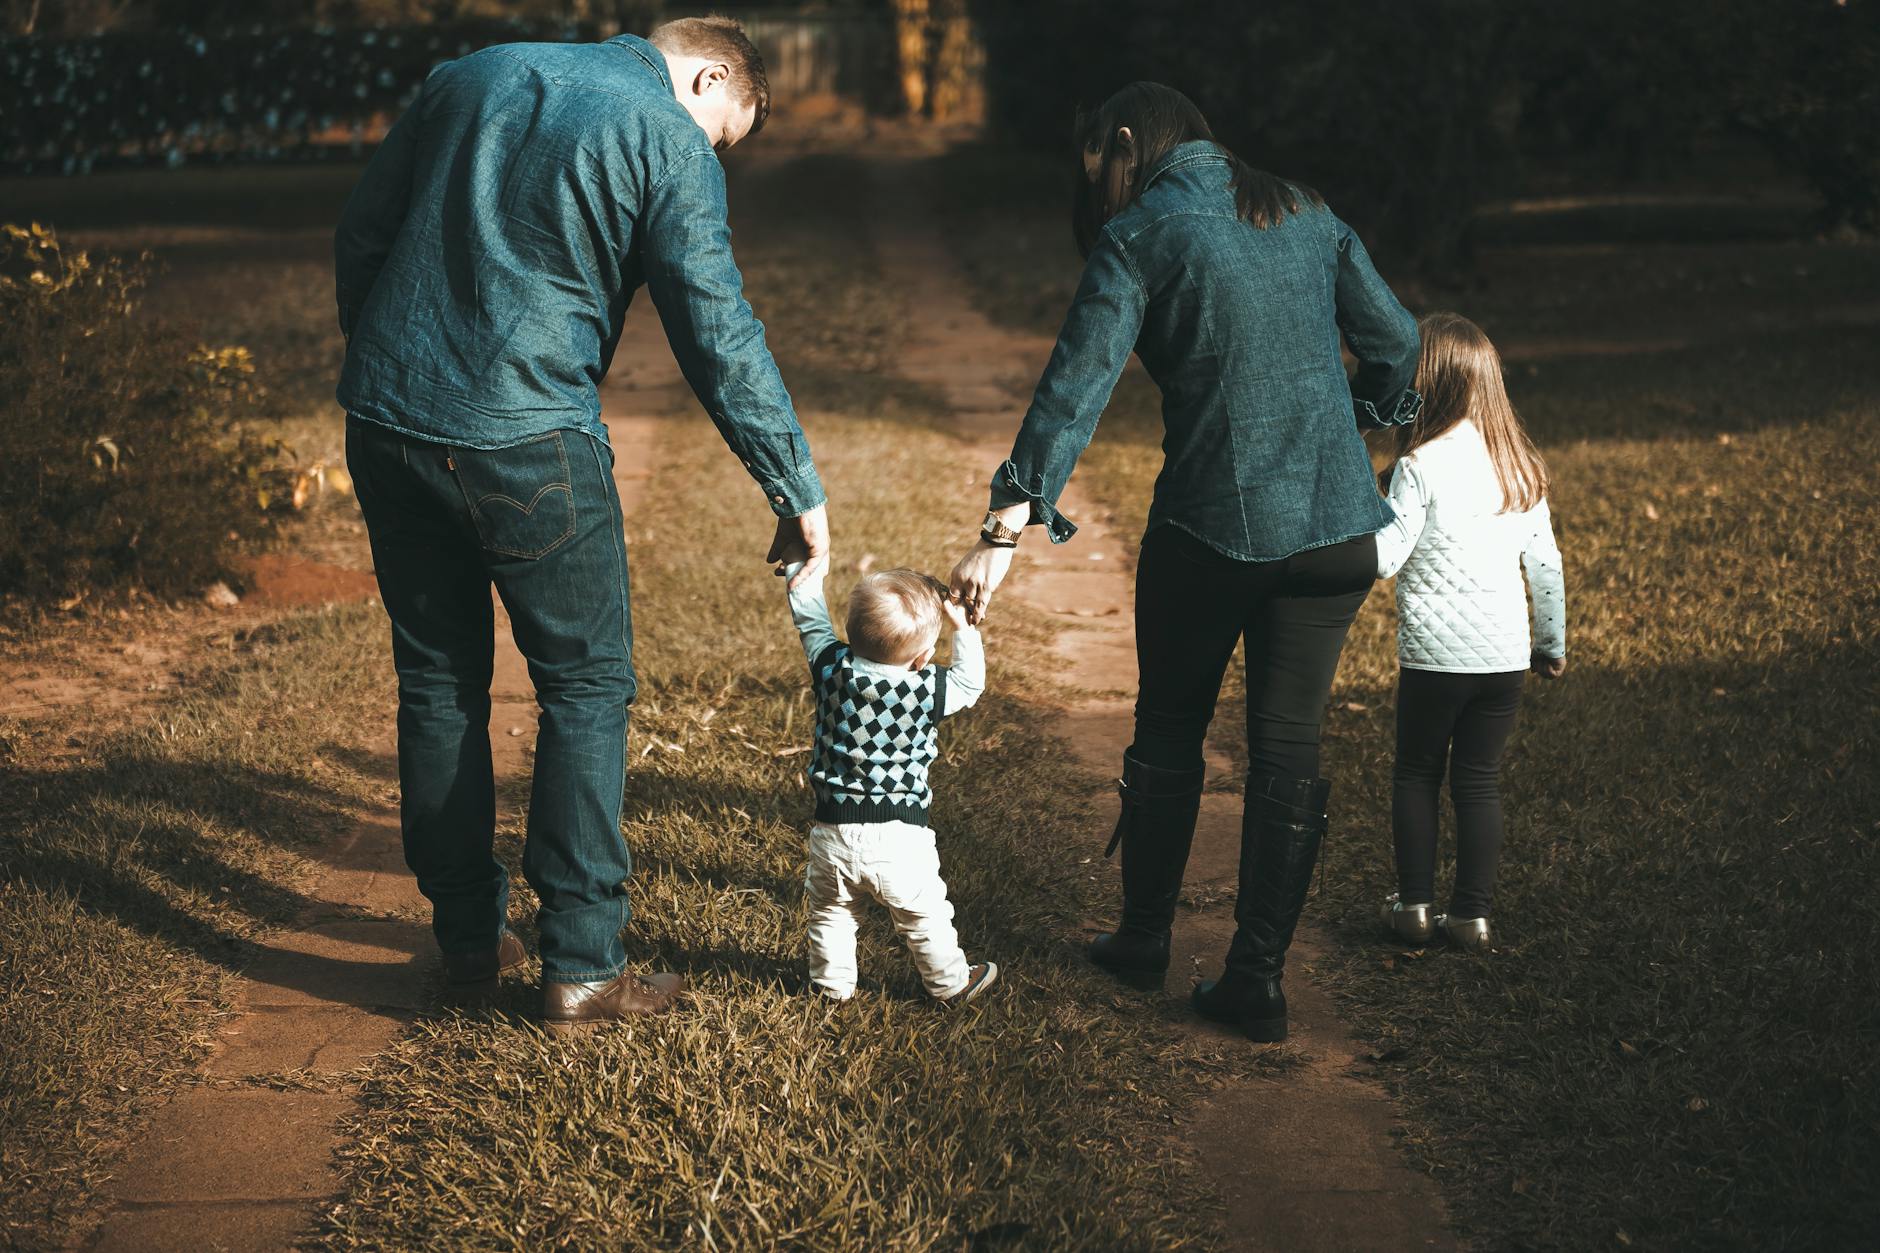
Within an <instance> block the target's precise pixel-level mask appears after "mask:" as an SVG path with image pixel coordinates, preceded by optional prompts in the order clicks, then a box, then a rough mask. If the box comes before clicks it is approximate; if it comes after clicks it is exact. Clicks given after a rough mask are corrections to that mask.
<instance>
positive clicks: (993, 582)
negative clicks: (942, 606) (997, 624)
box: [947, 540, 1018, 626]
mask: <svg viewBox="0 0 1880 1253" xmlns="http://www.w3.org/2000/svg"><path fill="white" fill-rule="evenodd" d="M1016 551H1018V550H1017V549H1013V548H1000V547H998V546H996V545H993V544H988V543H986V542H985V541H984V540H981V541H980V542H979V543H977V544H974V545H973V546H972V547H971V548H970V549H968V550H967V551H966V555H965V556H964V557H961V558H960V563H959V564H958V565H956V566H954V567H953V577H952V579H951V580H949V581H948V585H947V600H948V601H950V602H952V603H953V604H956V605H958V606H959V607H960V608H961V609H963V610H965V611H966V621H967V622H968V623H970V624H972V625H973V626H978V625H979V624H980V623H981V622H983V621H985V618H986V609H987V607H988V606H989V605H991V604H992V594H993V593H994V592H996V591H998V590H999V584H1000V583H1003V582H1004V581H1005V572H1006V571H1007V570H1010V569H1011V568H1012V554H1013V553H1015V552H1016Z"/></svg>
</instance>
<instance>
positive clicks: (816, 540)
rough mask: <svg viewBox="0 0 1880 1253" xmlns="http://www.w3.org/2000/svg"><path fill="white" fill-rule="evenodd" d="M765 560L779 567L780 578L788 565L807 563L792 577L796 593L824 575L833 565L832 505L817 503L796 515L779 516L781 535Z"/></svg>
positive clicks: (791, 580) (775, 540) (772, 544)
mask: <svg viewBox="0 0 1880 1253" xmlns="http://www.w3.org/2000/svg"><path fill="white" fill-rule="evenodd" d="M764 560H765V561H768V562H770V563H771V564H772V565H774V566H776V567H777V571H776V572H777V574H778V576H779V577H781V576H782V575H783V573H784V569H783V568H784V567H785V566H787V565H791V564H793V563H795V562H799V561H800V562H802V563H803V568H802V569H800V570H798V571H797V572H796V573H795V574H794V575H792V576H791V578H790V582H789V588H790V590H791V591H793V592H794V591H795V590H796V589H797V588H799V587H801V586H802V585H803V584H804V583H806V582H808V581H809V580H810V579H814V578H821V577H822V574H823V571H825V570H827V569H828V568H829V509H828V506H826V505H817V506H816V507H815V508H814V509H811V510H810V511H809V512H808V513H803V514H798V515H797V516H796V517H794V518H778V519H777V537H776V538H775V539H773V540H771V541H770V555H769V556H767V557H765V558H764Z"/></svg>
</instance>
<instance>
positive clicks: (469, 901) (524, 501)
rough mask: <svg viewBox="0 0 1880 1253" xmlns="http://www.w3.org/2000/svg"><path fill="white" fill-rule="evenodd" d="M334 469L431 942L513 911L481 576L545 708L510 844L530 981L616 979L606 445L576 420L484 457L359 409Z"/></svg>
mask: <svg viewBox="0 0 1880 1253" xmlns="http://www.w3.org/2000/svg"><path fill="white" fill-rule="evenodd" d="M346 464H347V466H348V467H349V468H350V470H351V472H352V476H353V482H354V484H355V486H356V488H357V491H358V494H359V505H360V508H361V510H362V511H363V512H364V514H365V519H366V530H367V531H368V533H369V534H370V536H371V539H372V559H373V563H374V565H375V566H376V567H377V569H378V578H379V591H380V595H381V597H382V598H383V600H384V602H385V610H386V612H387V614H389V615H390V617H391V620H392V660H393V663H394V664H395V665H396V667H397V670H398V781H399V785H400V789H401V791H402V793H403V800H402V806H401V817H402V825H403V831H404V846H405V861H406V863H407V864H408V865H410V867H411V869H412V873H413V874H415V875H416V876H417V879H418V889H419V890H420V891H422V892H423V893H424V895H425V896H426V897H427V898H428V899H429V900H430V902H431V907H432V929H433V931H434V932H435V933H436V936H437V942H438V946H439V947H440V948H441V949H443V951H444V952H446V953H468V952H474V951H477V950H480V949H488V948H491V947H493V946H494V945H495V944H496V942H497V939H498V937H499V936H500V935H501V930H502V926H503V921H504V919H505V917H506V916H507V908H508V898H509V877H508V875H507V873H506V872H505V871H504V869H503V867H502V865H501V863H499V862H498V861H497V860H496V857H495V853H494V843H495V825H496V788H495V778H494V772H493V770H492V768H491V765H490V733H489V723H490V676H491V670H492V667H493V665H494V656H495V630H494V628H495V623H494V610H493V608H492V606H491V601H490V587H491V585H492V584H494V585H495V588H496V592H497V594H498V595H499V596H501V597H502V600H503V606H504V608H506V609H507V610H508V611H509V619H510V623H511V626H512V629H513V631H514V633H515V639H516V645H517V647H518V648H520V649H521V651H522V655H523V657H524V658H525V659H526V660H527V661H528V663H529V676H530V678H531V679H532V680H533V681H534V684H535V698H536V703H537V704H538V705H539V706H540V707H541V711H542V716H541V723H540V727H539V730H538V732H537V737H536V744H535V778H534V783H533V787H532V789H531V792H530V796H529V822H528V841H527V844H526V846H525V849H524V852H523V857H522V870H523V874H524V876H525V877H526V878H527V879H528V881H529V886H530V887H532V888H534V889H535V893H536V895H537V897H539V898H540V900H541V912H540V913H539V914H538V915H537V923H538V926H539V928H540V932H541V953H542V978H543V980H544V981H556V982H587V981H592V980H600V979H610V978H612V977H613V976H614V975H616V974H618V973H619V972H620V971H621V970H622V969H623V968H624V967H625V965H626V950H625V948H624V946H623V945H622V942H621V938H620V932H621V928H623V927H624V926H626V923H627V919H628V909H627V889H626V879H627V876H628V875H629V874H630V873H631V871H632V861H631V859H630V857H629V856H628V853H627V846H626V842H625V840H624V839H623V838H622V836H621V831H620V805H621V792H622V789H623V788H624V787H625V784H626V746H627V707H628V706H629V705H630V704H632V702H633V694H634V678H633V623H632V617H631V614H630V612H629V610H628V596H627V551H626V539H625V536H624V534H623V532H622V528H621V520H620V497H619V494H618V492H617V490H616V489H615V486H614V479H613V473H612V468H611V465H612V454H611V452H610V451H609V450H608V448H607V447H606V445H604V444H602V443H601V442H600V441H598V440H596V439H594V438H593V437H592V436H589V435H587V434H584V433H582V432H580V431H551V432H549V433H548V434H546V435H540V436H537V437H535V438H534V439H531V440H528V441H526V442H524V443H522V444H518V445H515V446H514V447H510V448H499V449H491V450H479V449H474V448H459V447H455V446H450V445H445V444H437V443H430V442H427V441H423V440H417V439H410V438H407V437H405V436H403V435H399V434H397V433H395V432H393V431H390V430H387V429H385V428H383V427H380V426H376V425H374V424H372V423H369V422H364V421H361V420H359V419H357V418H354V419H349V420H348V422H347V424H346Z"/></svg>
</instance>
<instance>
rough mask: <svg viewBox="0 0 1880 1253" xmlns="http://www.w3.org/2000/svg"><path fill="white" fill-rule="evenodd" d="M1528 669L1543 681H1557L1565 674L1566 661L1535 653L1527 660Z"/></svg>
mask: <svg viewBox="0 0 1880 1253" xmlns="http://www.w3.org/2000/svg"><path fill="white" fill-rule="evenodd" d="M1529 667H1530V668H1531V669H1532V670H1533V671H1534V673H1535V674H1538V675H1540V676H1541V678H1543V679H1557V678H1559V677H1560V676H1561V675H1563V674H1565V673H1566V672H1567V659H1566V658H1565V657H1548V656H1545V655H1543V654H1541V653H1535V654H1534V655H1533V657H1531V658H1530V659H1529Z"/></svg>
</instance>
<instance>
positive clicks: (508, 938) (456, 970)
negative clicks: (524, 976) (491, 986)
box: [444, 927, 529, 989]
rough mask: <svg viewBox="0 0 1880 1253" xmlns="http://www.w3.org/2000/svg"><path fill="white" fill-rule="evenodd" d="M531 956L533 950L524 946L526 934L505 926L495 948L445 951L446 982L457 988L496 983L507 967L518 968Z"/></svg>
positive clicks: (509, 968)
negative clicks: (523, 939)
mask: <svg viewBox="0 0 1880 1253" xmlns="http://www.w3.org/2000/svg"><path fill="white" fill-rule="evenodd" d="M528 960H529V950H528V949H526V948H524V947H523V946H522V937H521V936H519V935H517V934H516V933H515V932H514V931H511V930H510V929H509V928H508V927H504V928H503V935H502V938H501V939H499V940H497V941H496V947H495V948H486V949H478V950H477V951H476V952H474V953H446V954H444V982H446V983H448V984H449V985H450V986H451V987H452V988H453V989H458V988H466V987H474V986H476V985H478V984H483V983H494V982H496V979H497V977H498V976H499V975H501V974H502V973H503V972H504V971H505V970H514V969H515V968H516V967H518V966H520V965H522V963H524V962H526V961H528Z"/></svg>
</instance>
